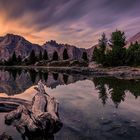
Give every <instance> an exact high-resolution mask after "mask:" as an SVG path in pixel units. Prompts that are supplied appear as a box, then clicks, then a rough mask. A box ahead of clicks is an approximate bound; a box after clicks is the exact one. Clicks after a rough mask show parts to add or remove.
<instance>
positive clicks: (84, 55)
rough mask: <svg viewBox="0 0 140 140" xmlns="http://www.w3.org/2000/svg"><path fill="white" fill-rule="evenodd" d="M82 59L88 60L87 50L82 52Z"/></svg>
mask: <svg viewBox="0 0 140 140" xmlns="http://www.w3.org/2000/svg"><path fill="white" fill-rule="evenodd" d="M82 59H83V60H84V61H87V60H88V56H87V52H83V54H82Z"/></svg>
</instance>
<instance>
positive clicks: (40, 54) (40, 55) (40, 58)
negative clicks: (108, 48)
mask: <svg viewBox="0 0 140 140" xmlns="http://www.w3.org/2000/svg"><path fill="white" fill-rule="evenodd" d="M42 58H43V56H42V52H41V51H40V52H39V56H38V61H40V60H42Z"/></svg>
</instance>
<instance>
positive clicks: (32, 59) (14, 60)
mask: <svg viewBox="0 0 140 140" xmlns="http://www.w3.org/2000/svg"><path fill="white" fill-rule="evenodd" d="M68 59H69V55H68V52H67V49H66V48H65V49H64V51H63V60H68ZM82 59H83V60H84V61H88V56H87V52H83V54H82ZM42 60H44V61H58V60H59V56H58V53H57V51H54V53H53V56H52V60H49V57H48V52H47V51H46V50H44V51H43V52H42V51H40V52H39V54H38V55H37V54H36V53H35V51H34V50H32V51H31V52H30V54H29V56H28V58H24V59H22V57H21V56H20V55H18V56H17V55H16V52H15V51H14V52H13V54H12V56H11V57H9V59H8V60H4V61H3V62H2V61H1V62H0V65H7V66H12V65H23V64H24V65H32V64H35V63H36V62H39V61H42Z"/></svg>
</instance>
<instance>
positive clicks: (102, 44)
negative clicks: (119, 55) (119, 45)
mask: <svg viewBox="0 0 140 140" xmlns="http://www.w3.org/2000/svg"><path fill="white" fill-rule="evenodd" d="M107 41H108V40H107V38H106V35H105V33H103V34H102V37H101V39H99V48H100V50H101V52H102V53H103V54H104V53H105V50H106V46H107Z"/></svg>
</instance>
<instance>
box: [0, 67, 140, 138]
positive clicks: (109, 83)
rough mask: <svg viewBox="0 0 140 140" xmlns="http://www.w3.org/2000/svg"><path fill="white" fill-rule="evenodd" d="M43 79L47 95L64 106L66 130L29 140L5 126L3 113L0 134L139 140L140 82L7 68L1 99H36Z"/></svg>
mask: <svg viewBox="0 0 140 140" xmlns="http://www.w3.org/2000/svg"><path fill="white" fill-rule="evenodd" d="M40 79H42V80H43V81H44V82H45V83H46V85H47V87H46V92H47V93H48V94H50V95H52V96H54V97H55V98H57V99H58V101H59V103H60V109H59V112H60V117H61V119H62V121H63V123H64V126H63V128H62V129H61V130H60V131H59V132H58V133H57V134H55V135H54V137H51V138H46V137H44V136H39V137H36V138H27V136H22V135H21V134H20V133H19V132H18V131H17V130H16V128H14V127H13V126H7V125H5V124H4V115H5V114H6V113H3V112H1V113H0V126H1V128H0V134H2V133H4V132H6V134H7V135H10V136H11V137H12V138H13V139H14V140H17V139H18V140H22V139H34V140H41V139H42V140H44V139H45V140H50V139H51V140H53V139H54V140H106V139H113V140H118V139H119V140H139V137H140V107H139V106H140V97H139V96H140V81H139V80H122V79H117V78H108V77H92V76H89V77H86V76H83V75H75V74H71V75H68V74H67V73H57V72H55V71H50V70H47V69H43V70H38V69H11V68H5V69H1V70H0V97H3V96H4V97H8V96H10V97H16V98H22V99H26V100H32V97H33V96H34V95H35V93H36V91H35V90H34V86H35V85H36V84H37V82H38V81H39V80H40Z"/></svg>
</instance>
